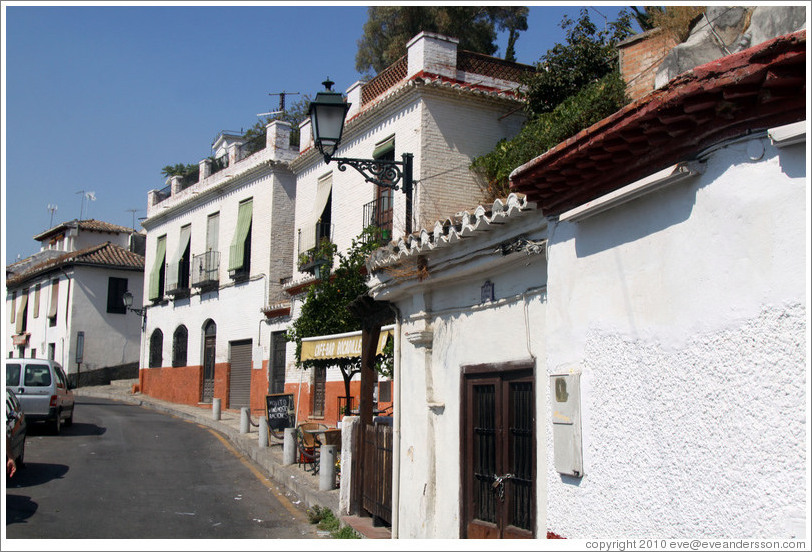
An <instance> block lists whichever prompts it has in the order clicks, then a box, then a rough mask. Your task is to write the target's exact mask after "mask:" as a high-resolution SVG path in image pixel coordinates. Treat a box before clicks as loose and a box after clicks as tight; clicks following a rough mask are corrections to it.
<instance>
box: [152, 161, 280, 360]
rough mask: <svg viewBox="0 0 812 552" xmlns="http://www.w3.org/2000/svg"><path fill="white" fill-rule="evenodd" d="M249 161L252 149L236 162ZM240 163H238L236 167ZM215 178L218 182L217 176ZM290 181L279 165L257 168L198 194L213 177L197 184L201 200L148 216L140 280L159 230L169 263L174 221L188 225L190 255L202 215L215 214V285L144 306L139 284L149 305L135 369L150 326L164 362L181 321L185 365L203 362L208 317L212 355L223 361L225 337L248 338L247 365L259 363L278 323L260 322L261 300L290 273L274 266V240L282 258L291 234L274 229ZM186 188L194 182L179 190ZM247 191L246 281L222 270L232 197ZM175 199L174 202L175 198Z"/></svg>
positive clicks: (235, 203)
mask: <svg viewBox="0 0 812 552" xmlns="http://www.w3.org/2000/svg"><path fill="white" fill-rule="evenodd" d="M255 161H256V160H255V159H254V158H253V156H252V157H251V158H249V160H246V161H244V162H243V163H246V164H248V163H253V162H255ZM239 168H240V166H239V164H238V165H237V166H236V167H235V170H237V169H239ZM223 172H225V171H223ZM218 175H219V173H218ZM216 176H217V175H215V177H216ZM218 182H219V183H220V184H222V182H221V181H219V180H218ZM293 182H294V181H293V177H292V175H291V174H290V173H289V172H287V171H286V170H284V169H283V170H280V171H271V170H268V169H265V170H260V171H259V172H257V173H256V174H255V175H252V176H248V177H244V178H242V179H241V180H239V181H238V183H237V184H236V185H235V186H228V185H227V184H226V185H224V186H223V187H224V188H225V190H224V191H222V192H221V193H217V194H204V192H205V190H206V189H208V188H209V187H211V186H213V185H214V184H211V183H209V182H203V183H201V188H200V190H199V193H200V197H201V199H196V198H194V197H193V196H191V197H186V202H185V205H182V206H180V207H178V208H177V211H175V212H173V213H172V215H171V216H168V217H165V218H157V217H156V218H155V219H153V222H152V223H150V222H147V223H145V225H146V226H147V227H148V232H147V250H146V261H145V264H146V270H145V275H146V278H147V280H146V281H147V282H149V274H150V272H151V271H152V268H153V266H154V264H155V253H156V249H157V240H158V238H159V237H160V236H163V235H166V236H167V247H166V251H167V253H166V255H167V257H166V259H167V262H169V261H171V260H172V259H174V258H175V257H176V254H177V249H178V243H179V240H180V229H181V227H183V226H185V225H187V224H191V227H192V228H191V241H190V243H191V251H190V252H191V255H192V257H194V256H195V255H200V254H202V253H204V252H205V251H206V231H207V219H208V216H209V215H211V214H213V213H219V214H220V224H219V235H218V246H219V250H220V272H219V277H220V289H219V290H216V291H209V292H205V293H202V294H201V293H199V292H198V290H197V289H196V288H192V289H193V293H192V295H191V297H186V298H180V299H174V300H169V301H168V302H166V303H164V304H157V305H150V304H149V301H148V300H147V289H146V288H145V291H144V295H143V300H144V303H145V304H147V305H148V314H147V329H146V332H145V334H144V339H145V344H146V345H145V347H144V351H143V353H142V361H141V367H142V368H144V367H146V366H148V364H149V363H148V350H149V348H148V343H149V338H150V336H151V335H152V333H153V332H154V331H155V329H160V330H161V331H162V332H163V362H162V364H163V366H171V363H172V335H173V334H174V332H175V329H176V328H177V327H178V326H179V325H180V324H183V325H185V326H186V329H187V331H188V336H189V341H188V346H187V365H189V366H195V365H202V364H203V361H202V355H203V345H202V344H203V326H204V324H205V323H206V321H207V320H208V319H212V320H214V322H215V323H216V324H217V345H216V347H217V348H216V357H215V362H218V363H221V362H228V354H229V347H228V344H229V342H231V341H237V340H244V339H251V340H252V345H253V367H254V368H255V369H260V368H262V360H263V359H264V360H267V359H268V358H269V355H270V350H269V345H270V338H269V336H270V332H271V331H278V330H282V329H284V325H281V324H278V323H277V324H273V325H269V324H266V323H265V322H264V320H265V316H264V314H263V313H262V308H263V307H266V306H268V295H269V287H270V286H273V285H276V286H278V283H279V279H280V278H283V277H285V276H289V275H290V266H289V265H288V266H281V263H280V262H279V260H278V258H277V257H278V256H279V254H278V253H276V251H277V249H278V248H279V247H280V245H279V244H278V243H277V242H282V244H283V247H284V248H285V249H286V251H285V253H284V256H283V257H282V258H284V259H285V260H286V262H287V261H288V260H289V259H290V253H289V249H287V248H289V247H290V237H289V236H287V235H281V234H280V232H284V231H286V230H287V229H288V228H289V222H290V217H289V216H286V215H284V212H285V210H287V211H288V212H290V211H292V208H293V203H294V201H295V191H294V184H293ZM188 190H194V188H189V189H187V190H184V192H186V191H188ZM249 198H251V199H253V214H252V219H251V220H252V222H251V224H252V227H251V272H250V278H249V279H248V280H247V281H241V282H238V283H235V281H234V280H233V279H232V278H231V277H229V274H228V259H229V250H230V246H231V241H232V239H233V237H234V231H235V228H236V224H237V213H238V209H239V204H240V202H242V201H244V200H246V199H249ZM167 201H169V200H167ZM175 201H177V202H180V201H181V198H178V199H176V200H175ZM276 203H281V204H283V205H281V206H280V205H276ZM159 205H160V204H159ZM274 213H277V214H279V213H282V215H281V216H280V218H279V220H275V219H274ZM272 257H273V259H272ZM147 286H148V284H147Z"/></svg>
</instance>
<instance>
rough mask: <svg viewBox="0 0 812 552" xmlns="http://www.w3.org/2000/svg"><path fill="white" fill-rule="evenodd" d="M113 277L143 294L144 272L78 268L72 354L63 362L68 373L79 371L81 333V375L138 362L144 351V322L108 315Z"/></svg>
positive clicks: (73, 296) (72, 314) (130, 315)
mask: <svg viewBox="0 0 812 552" xmlns="http://www.w3.org/2000/svg"><path fill="white" fill-rule="evenodd" d="M110 277H115V278H126V279H127V286H128V289H129V290H130V291H131V292H132V293H133V294H139V295H140V293H142V288H143V281H144V275H143V273H142V272H141V271H132V270H127V271H124V270H110V269H103V268H99V267H86V266H77V267H76V268H75V270H74V278H73V281H72V282H71V305H70V309H71V312H70V317H71V323H70V351H71V353H70V356H69V357H68V358H64V359H63V361H62V366H63V367H64V368H65V370H66V372H68V373H76V371H77V365H76V339H77V337H76V336H77V332H80V331H83V332H84V333H85V343H84V361H83V362H82V365H81V372H82V373H85V372H88V371H92V370H97V369H100V368H104V367H107V366H119V365H122V364H128V363H133V362H138V358H139V353H140V348H141V319H140V318H139V317H138V316H136V315H135V314H133V313H127V314H118V313H108V312H107V290H108V285H109V278H110ZM60 286H61V284H60ZM60 291H62V290H61V289H60ZM46 352H47V351H46Z"/></svg>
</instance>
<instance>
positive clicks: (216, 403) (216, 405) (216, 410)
mask: <svg viewBox="0 0 812 552" xmlns="http://www.w3.org/2000/svg"><path fill="white" fill-rule="evenodd" d="M211 417H212V418H214V419H215V420H217V421H219V420H220V399H213V400H212V401H211Z"/></svg>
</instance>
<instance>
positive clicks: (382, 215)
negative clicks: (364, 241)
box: [364, 195, 393, 244]
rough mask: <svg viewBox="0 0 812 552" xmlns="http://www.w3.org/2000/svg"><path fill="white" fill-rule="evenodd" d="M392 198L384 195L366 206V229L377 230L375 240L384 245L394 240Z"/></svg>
mask: <svg viewBox="0 0 812 552" xmlns="http://www.w3.org/2000/svg"><path fill="white" fill-rule="evenodd" d="M392 216H393V209H392V196H391V195H384V196H381V197H380V198H379V199H376V200H375V201H370V202H369V203H367V204H366V205H364V228H369V227H372V228H374V229H375V236H374V237H375V238H376V239H377V240H378V241H379V242H380V243H382V244H385V243H389V242H390V241H391V240H392Z"/></svg>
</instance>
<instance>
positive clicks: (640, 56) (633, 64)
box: [618, 29, 678, 101]
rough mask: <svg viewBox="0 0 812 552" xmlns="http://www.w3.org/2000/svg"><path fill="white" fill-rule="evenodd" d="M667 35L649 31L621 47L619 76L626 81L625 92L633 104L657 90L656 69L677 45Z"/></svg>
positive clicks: (619, 48) (674, 40) (673, 39)
mask: <svg viewBox="0 0 812 552" xmlns="http://www.w3.org/2000/svg"><path fill="white" fill-rule="evenodd" d="M677 43H678V42H677V40H676V39H675V38H674V37H673V36H672V35H671V34H670V33H666V32H657V29H655V30H653V31H647V32H645V33H641V34H639V35H636V36H633V37H631V38H630V39H628V40H626V41H625V42H623V43H621V44H620V45H618V52H619V56H620V73H621V75H622V76H623V80H624V81H626V85H627V87H626V93H627V94H628V96H629V98H631V100H632V101H634V100H636V99H638V98H641V97H643V96H645V95H646V94H648V93H649V92H651V91H652V90H654V79H655V77H656V75H657V67H658V66H659V65H660V63H662V61H663V59H664V58H665V56H666V54H668V52H669V51H671V49H672V48H673V47H674V46H676V45H677Z"/></svg>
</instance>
